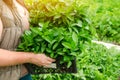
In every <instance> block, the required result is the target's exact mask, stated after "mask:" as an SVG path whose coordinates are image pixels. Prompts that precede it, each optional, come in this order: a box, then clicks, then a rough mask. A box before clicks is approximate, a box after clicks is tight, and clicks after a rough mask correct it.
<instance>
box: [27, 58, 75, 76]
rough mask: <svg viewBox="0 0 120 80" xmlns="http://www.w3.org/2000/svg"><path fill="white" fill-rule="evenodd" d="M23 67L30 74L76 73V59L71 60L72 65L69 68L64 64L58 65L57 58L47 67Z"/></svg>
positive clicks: (30, 65) (29, 65) (58, 60)
mask: <svg viewBox="0 0 120 80" xmlns="http://www.w3.org/2000/svg"><path fill="white" fill-rule="evenodd" d="M25 67H26V68H27V70H28V72H29V73H30V74H47V73H77V68H76V59H74V60H72V65H71V66H70V67H69V68H67V64H66V63H63V64H60V59H59V58H58V59H57V60H56V62H54V63H52V65H50V66H49V67H39V66H37V65H34V64H25Z"/></svg>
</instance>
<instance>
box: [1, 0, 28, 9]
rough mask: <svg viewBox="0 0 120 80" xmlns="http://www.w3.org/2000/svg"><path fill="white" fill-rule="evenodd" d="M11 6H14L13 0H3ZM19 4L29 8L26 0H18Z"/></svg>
mask: <svg viewBox="0 0 120 80" xmlns="http://www.w3.org/2000/svg"><path fill="white" fill-rule="evenodd" d="M3 1H4V2H5V3H6V4H7V5H8V6H9V7H12V6H13V0H3ZM16 1H17V2H18V3H19V4H21V5H22V6H23V7H25V8H26V9H27V7H26V6H25V2H24V0H16Z"/></svg>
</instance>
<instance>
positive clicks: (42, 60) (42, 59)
mask: <svg viewBox="0 0 120 80" xmlns="http://www.w3.org/2000/svg"><path fill="white" fill-rule="evenodd" d="M54 61H55V60H54V59H52V58H50V57H48V56H46V55H45V54H33V55H32V58H31V60H30V63H32V64H35V65H38V66H48V65H50V64H51V63H52V62H54Z"/></svg>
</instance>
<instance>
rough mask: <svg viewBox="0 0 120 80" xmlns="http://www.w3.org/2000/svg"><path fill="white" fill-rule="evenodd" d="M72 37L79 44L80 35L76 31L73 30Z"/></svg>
mask: <svg viewBox="0 0 120 80" xmlns="http://www.w3.org/2000/svg"><path fill="white" fill-rule="evenodd" d="M72 39H73V41H74V42H75V44H76V45H77V44H78V35H77V34H76V33H75V32H73V34H72Z"/></svg>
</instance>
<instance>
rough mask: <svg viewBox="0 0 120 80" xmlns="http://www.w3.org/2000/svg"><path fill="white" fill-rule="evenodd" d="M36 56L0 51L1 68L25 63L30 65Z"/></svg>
mask: <svg viewBox="0 0 120 80" xmlns="http://www.w3.org/2000/svg"><path fill="white" fill-rule="evenodd" d="M33 55H34V54H32V53H26V52H14V51H8V50H4V49H0V61H1V62H0V66H11V65H17V64H23V63H30V60H31V58H32V56H33Z"/></svg>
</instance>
